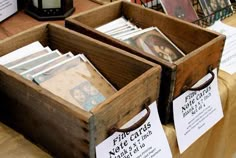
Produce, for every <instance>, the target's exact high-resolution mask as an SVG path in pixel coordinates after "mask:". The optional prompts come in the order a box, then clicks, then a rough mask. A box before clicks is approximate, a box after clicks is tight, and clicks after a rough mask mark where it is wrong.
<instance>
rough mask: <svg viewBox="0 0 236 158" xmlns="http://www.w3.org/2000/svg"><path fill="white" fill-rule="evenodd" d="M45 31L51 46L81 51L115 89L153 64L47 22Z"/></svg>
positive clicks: (64, 50) (75, 52)
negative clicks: (47, 32)
mask: <svg viewBox="0 0 236 158" xmlns="http://www.w3.org/2000/svg"><path fill="white" fill-rule="evenodd" d="M49 28H50V27H49ZM69 33H70V34H69ZM49 34H50V42H51V43H50V45H51V46H52V47H55V48H57V49H59V50H60V51H61V52H68V51H71V52H73V53H74V54H78V53H83V54H85V55H86V56H87V57H88V58H89V60H90V61H91V62H92V63H93V64H94V65H95V67H96V68H97V69H98V70H99V71H100V72H101V73H102V74H103V75H104V76H105V77H106V78H107V79H108V80H109V81H110V82H111V83H112V84H113V85H114V86H115V87H116V88H118V89H120V88H122V87H124V86H125V85H127V84H128V83H129V82H131V81H132V80H134V79H135V78H137V77H138V76H140V75H141V74H143V73H144V72H145V71H147V70H148V69H150V68H151V67H152V66H154V65H156V64H154V63H152V62H149V61H147V60H145V59H142V58H140V57H137V56H134V55H132V54H129V53H127V52H124V51H122V50H120V49H117V48H115V47H112V46H110V45H107V44H104V43H101V42H99V41H96V40H94V39H91V38H88V37H86V36H84V35H81V34H78V33H77V32H74V31H71V30H68V29H64V30H63V29H61V30H58V29H56V26H53V25H51V29H50V33H49Z"/></svg>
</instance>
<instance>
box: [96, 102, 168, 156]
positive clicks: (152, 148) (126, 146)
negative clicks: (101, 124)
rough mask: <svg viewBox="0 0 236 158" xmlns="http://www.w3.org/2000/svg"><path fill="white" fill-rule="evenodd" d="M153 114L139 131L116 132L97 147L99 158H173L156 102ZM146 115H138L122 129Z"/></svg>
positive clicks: (152, 109)
mask: <svg viewBox="0 0 236 158" xmlns="http://www.w3.org/2000/svg"><path fill="white" fill-rule="evenodd" d="M149 108H150V110H151V114H150V116H149V118H148V119H147V120H146V122H145V123H144V124H143V125H142V126H141V127H139V128H138V129H136V130H134V131H132V132H127V133H121V132H115V133H114V134H113V135H111V136H110V137H108V138H107V139H106V140H104V141H103V142H102V143H100V144H99V145H98V146H97V147H96V157H97V158H172V154H171V151H170V147H169V144H168V141H167V139H166V136H165V133H164V131H163V128H162V125H161V122H160V118H159V115H158V112H157V105H156V102H154V103H152V104H151V105H150V106H149ZM145 114H146V110H143V111H142V112H141V113H139V114H138V115H136V116H135V117H134V118H133V119H131V120H130V121H129V122H128V123H126V124H125V125H124V126H123V127H122V128H124V127H129V126H130V125H133V124H134V123H135V122H137V121H138V120H139V119H140V118H142V117H143V116H144V115H145Z"/></svg>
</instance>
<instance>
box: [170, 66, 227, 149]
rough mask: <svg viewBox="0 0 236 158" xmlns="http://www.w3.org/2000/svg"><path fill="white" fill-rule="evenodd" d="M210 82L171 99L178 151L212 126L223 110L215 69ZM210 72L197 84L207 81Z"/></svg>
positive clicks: (221, 115)
mask: <svg viewBox="0 0 236 158" xmlns="http://www.w3.org/2000/svg"><path fill="white" fill-rule="evenodd" d="M213 72H214V74H215V78H214V80H213V81H212V83H211V84H210V85H209V86H208V87H206V88H205V89H203V90H201V91H187V92H185V93H184V94H182V95H181V96H179V97H178V98H176V99H175V100H174V101H173V111H174V123H175V129H176V135H177V141H178V145H179V150H180V153H183V152H184V151H185V150H186V149H187V148H188V147H189V146H190V145H191V144H192V143H194V142H195V141H196V140H197V139H198V138H199V137H200V136H201V135H203V134H204V133H205V132H206V131H207V130H209V129H210V128H211V127H212V126H214V125H215V124H216V123H217V122H218V121H219V120H220V119H221V118H223V111H222V106H221V101H220V96H219V91H218V84H217V74H216V69H215V70H214V71H213ZM209 77H210V74H208V75H207V76H205V77H204V78H202V79H201V80H200V81H199V82H198V83H197V84H195V85H194V87H195V86H198V85H201V84H202V83H203V82H205V81H207V80H208V79H209Z"/></svg>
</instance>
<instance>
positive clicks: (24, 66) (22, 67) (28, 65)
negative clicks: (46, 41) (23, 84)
mask: <svg viewBox="0 0 236 158" xmlns="http://www.w3.org/2000/svg"><path fill="white" fill-rule="evenodd" d="M60 55H61V53H60V52H59V51H57V50H55V51H52V52H50V53H48V54H44V55H41V56H39V57H36V58H33V59H31V60H29V61H26V62H23V63H20V64H18V65H14V66H12V67H9V70H12V71H14V72H16V73H18V74H21V73H22V72H24V71H27V70H29V69H32V68H33V67H35V66H38V65H40V64H42V63H44V62H47V61H49V60H51V59H54V58H56V57H59V56H60Z"/></svg>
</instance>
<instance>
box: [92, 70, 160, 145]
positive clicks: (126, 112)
mask: <svg viewBox="0 0 236 158" xmlns="http://www.w3.org/2000/svg"><path fill="white" fill-rule="evenodd" d="M159 88H160V68H157V67H154V68H152V69H150V70H149V71H147V72H146V73H144V74H143V75H142V76H140V77H138V78H137V79H135V80H134V81H133V82H132V83H130V84H128V85H127V86H125V87H124V88H122V89H121V90H120V91H118V92H117V93H116V94H115V95H114V96H113V97H111V98H109V99H107V100H106V101H105V102H104V103H103V105H100V106H98V107H97V108H94V109H93V110H92V113H94V117H95V136H96V144H99V143H100V142H102V141H103V140H104V139H105V138H106V137H107V136H108V132H109V130H110V129H111V128H112V127H113V126H116V127H121V126H122V125H123V124H124V123H126V122H127V121H128V120H130V119H131V118H132V117H134V116H135V115H136V114H138V113H139V112H140V111H142V110H143V103H144V101H145V100H146V99H148V98H149V99H150V100H151V102H153V101H155V100H158V94H159Z"/></svg>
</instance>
